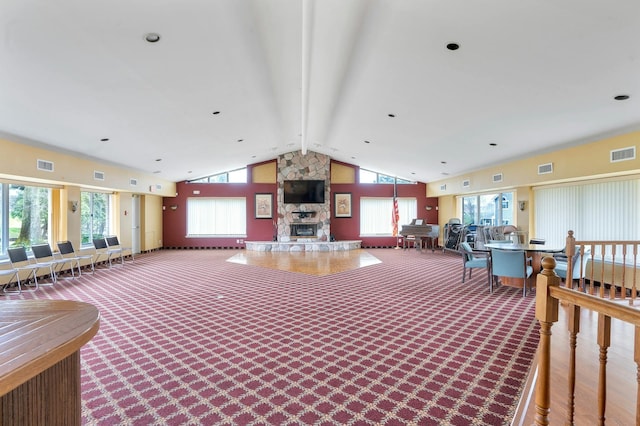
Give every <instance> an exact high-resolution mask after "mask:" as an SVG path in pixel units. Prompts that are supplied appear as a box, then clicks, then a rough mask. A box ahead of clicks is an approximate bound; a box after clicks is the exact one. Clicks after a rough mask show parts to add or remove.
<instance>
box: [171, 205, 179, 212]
mask: <svg viewBox="0 0 640 426" xmlns="http://www.w3.org/2000/svg"><path fill="white" fill-rule="evenodd" d="M169 208H170V209H171V210H173V211H175V210H178V205H177V204H171V205H170V206H169Z"/></svg>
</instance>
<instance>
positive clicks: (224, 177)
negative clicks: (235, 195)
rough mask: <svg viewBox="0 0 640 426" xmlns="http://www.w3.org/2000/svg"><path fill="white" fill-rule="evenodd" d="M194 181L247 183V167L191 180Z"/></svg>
mask: <svg viewBox="0 0 640 426" xmlns="http://www.w3.org/2000/svg"><path fill="white" fill-rule="evenodd" d="M190 182H192V183H247V168H246V167H244V168H242V169H237V170H231V171H229V172H224V173H218V174H216V175H211V176H205V177H203V178H200V179H195V180H192V181H190Z"/></svg>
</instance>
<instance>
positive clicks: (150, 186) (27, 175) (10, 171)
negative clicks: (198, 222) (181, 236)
mask: <svg viewBox="0 0 640 426" xmlns="http://www.w3.org/2000/svg"><path fill="white" fill-rule="evenodd" d="M0 152H2V156H0V182H15V181H18V182H21V183H24V184H27V185H28V184H29V183H33V184H40V185H43V184H44V185H47V186H50V187H52V188H53V190H52V192H51V196H52V202H51V218H52V229H51V230H50V239H51V243H52V247H53V248H54V249H55V248H56V247H55V244H56V242H57V241H62V240H69V241H71V242H72V244H73V246H74V248H75V249H76V250H80V247H81V230H80V223H81V214H80V209H81V203H80V192H81V191H104V192H110V193H112V197H113V201H114V202H113V211H112V212H111V214H112V218H113V225H114V229H112V230H111V232H112V233H113V234H115V235H117V236H118V238H119V240H120V242H121V244H122V245H123V246H127V247H131V243H132V220H131V217H132V216H131V208H132V205H133V203H132V198H131V196H132V194H134V193H136V194H146V197H145V199H146V201H147V203H150V204H152V205H153V206H155V207H157V206H159V207H158V208H155V209H148V211H154V212H155V211H159V212H160V213H153V214H149V215H148V216H146V217H145V216H143V214H142V211H141V212H140V218H141V222H142V223H144V221H145V220H148V221H149V223H145V224H144V226H145V230H146V232H147V233H150V234H152V235H153V238H154V239H153V241H155V242H153V241H149V242H148V243H147V241H146V236H145V235H142V236H141V241H140V245H141V247H140V248H141V250H143V251H145V250H152V249H155V248H158V247H159V246H160V245H161V243H160V244H158V241H161V240H162V214H161V212H162V196H175V193H176V185H175V183H174V182H170V181H167V180H163V179H159V178H157V177H156V176H153V175H145V174H143V173H140V172H137V171H132V170H129V169H125V168H119V167H115V166H112V165H107V164H103V163H99V162H96V161H91V160H86V159H81V158H77V157H73V156H70V155H67V154H61V153H58V152H53V151H49V150H46V149H43V148H37V147H33V146H29V145H23V144H19V143H16V142H12V141H9V140H6V139H1V138H0ZM37 160H46V161H51V162H53V163H54V169H53V171H51V172H48V171H41V170H38V169H37V167H36V164H37ZM94 171H100V172H103V173H104V174H105V179H104V181H97V180H94V178H93V173H94ZM131 179H135V180H137V185H136V186H132V185H131V182H130V181H131ZM158 185H159V186H160V187H161V189H158ZM72 202H77V204H78V210H77V211H76V212H73V211H72V209H71V203H72ZM141 210H142V204H141Z"/></svg>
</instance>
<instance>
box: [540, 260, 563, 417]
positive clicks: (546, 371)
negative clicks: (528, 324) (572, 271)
mask: <svg viewBox="0 0 640 426" xmlns="http://www.w3.org/2000/svg"><path fill="white" fill-rule="evenodd" d="M555 267H556V261H555V259H554V258H553V257H550V256H547V257H545V258H544V259H542V272H541V273H540V274H538V277H537V280H536V319H537V320H538V321H539V322H540V343H539V344H538V380H537V382H536V398H535V400H536V416H535V424H536V425H548V424H549V412H550V411H551V409H550V406H551V390H550V385H551V383H550V380H551V326H552V325H553V323H554V322H557V321H558V300H557V299H554V298H553V297H551V296H550V293H549V288H550V287H553V286H556V287H559V286H560V277H558V275H556V273H555V271H554V269H555Z"/></svg>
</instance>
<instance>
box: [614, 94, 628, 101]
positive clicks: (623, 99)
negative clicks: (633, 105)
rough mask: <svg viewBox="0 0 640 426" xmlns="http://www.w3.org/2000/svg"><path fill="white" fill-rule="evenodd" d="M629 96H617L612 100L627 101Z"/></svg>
mask: <svg viewBox="0 0 640 426" xmlns="http://www.w3.org/2000/svg"><path fill="white" fill-rule="evenodd" d="M629 97H630V96H629V95H618V96H614V97H613V99H615V100H616V101H626V100H627V99H629Z"/></svg>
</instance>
